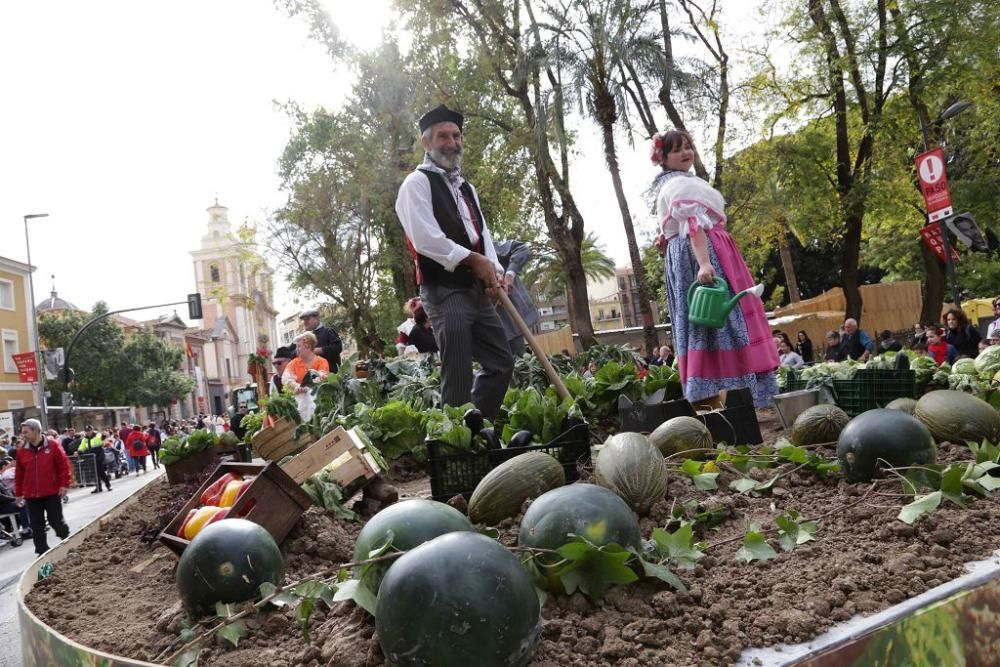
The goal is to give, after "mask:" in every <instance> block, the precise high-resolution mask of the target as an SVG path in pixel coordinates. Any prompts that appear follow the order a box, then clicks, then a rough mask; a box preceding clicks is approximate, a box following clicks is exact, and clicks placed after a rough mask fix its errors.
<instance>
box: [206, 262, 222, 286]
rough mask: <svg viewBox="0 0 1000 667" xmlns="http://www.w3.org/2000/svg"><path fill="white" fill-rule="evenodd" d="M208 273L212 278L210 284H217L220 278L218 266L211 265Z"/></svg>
mask: <svg viewBox="0 0 1000 667" xmlns="http://www.w3.org/2000/svg"><path fill="white" fill-rule="evenodd" d="M208 272H209V275H211V277H212V282H213V283H217V282H219V281H220V280H221V278H220V277H219V265H218V264H212V265H211V266H210V267H208Z"/></svg>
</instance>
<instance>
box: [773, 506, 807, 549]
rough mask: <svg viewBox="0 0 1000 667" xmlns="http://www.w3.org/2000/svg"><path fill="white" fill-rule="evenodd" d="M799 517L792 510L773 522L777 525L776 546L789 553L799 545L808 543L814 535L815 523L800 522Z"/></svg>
mask: <svg viewBox="0 0 1000 667" xmlns="http://www.w3.org/2000/svg"><path fill="white" fill-rule="evenodd" d="M799 517H800V515H799V513H798V512H796V511H794V510H793V511H791V512H789V513H788V514H787V515H785V514H782V515H780V516H779V517H777V518H776V519H775V520H774V522H775V523H776V524H778V544H780V545H781V548H782V549H784V550H785V551H791V550H792V549H794V548H795V547H796V546H798V545H799V544H804V543H806V542H808V541H809V540H811V539H813V536H814V535H815V534H816V522H815V521H802V522H800V521H799Z"/></svg>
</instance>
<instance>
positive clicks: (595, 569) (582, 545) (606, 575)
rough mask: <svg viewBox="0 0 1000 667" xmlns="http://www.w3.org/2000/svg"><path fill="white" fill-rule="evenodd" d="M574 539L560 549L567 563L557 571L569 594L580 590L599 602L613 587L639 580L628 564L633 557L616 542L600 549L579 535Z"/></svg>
mask: <svg viewBox="0 0 1000 667" xmlns="http://www.w3.org/2000/svg"><path fill="white" fill-rule="evenodd" d="M573 540H574V541H573V542H570V543H569V544H564V545H563V546H561V547H559V549H558V551H559V555H560V556H561V557H562V558H563V560H564V561H566V563H565V564H563V565H562V566H561V567H560V568H558V569H557V570H556V571H555V572H553V574H554V575H555V576H557V577H559V580H560V581H561V582H562V584H563V587H564V588H565V589H566V592H567V593H569V594H572V593H573V592H575V591H576V590H577V589H579V590H580V592H582V593H583V594H584V595H586V596H587V597H590V598H593V599H596V598H599V597H601V596H602V595H603V594H604V591H605V590H607V588H608V587H609V586H611V585H613V584H630V583H632V582H633V581H636V580H638V579H639V575H637V574H636V573H635V571H634V570H632V568H630V567H629V566H628V565H627V564H626V563H628V561H629V560H630V559H631V558H632V557H633V554H632V553H631V552H629V551H627V550H625V549H623V548H622V547H620V546H619V545H617V544H614V543H612V544H605V545H603V546H600V547H598V546H597V545H595V544H593V543H592V542H589V541H587V540H585V539H583V538H582V537H580V536H578V535H574V536H573Z"/></svg>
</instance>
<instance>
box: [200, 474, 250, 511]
mask: <svg viewBox="0 0 1000 667" xmlns="http://www.w3.org/2000/svg"><path fill="white" fill-rule="evenodd" d="M239 479H240V476H239V475H237V474H236V473H234V472H227V473H226V474H225V475H223V476H222V477H220V478H219V479H217V480H215V481H214V482H212V483H211V484H210V485H209V487H208V488H207V489H205V491H204V492H203V493H202V494H201V498H199V500H201V504H202V505H216V506H218V504H219V499H220V498H222V492H223V491H225V490H226V484H229V483H230V482H235V481H238V480H239Z"/></svg>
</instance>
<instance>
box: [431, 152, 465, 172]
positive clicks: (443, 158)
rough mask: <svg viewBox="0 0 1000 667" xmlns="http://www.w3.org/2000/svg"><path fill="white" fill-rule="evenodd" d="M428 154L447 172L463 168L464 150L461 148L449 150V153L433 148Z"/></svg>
mask: <svg viewBox="0 0 1000 667" xmlns="http://www.w3.org/2000/svg"><path fill="white" fill-rule="evenodd" d="M427 153H428V155H430V156H431V159H432V160H434V162H435V163H436V164H437V165H438V166H439V167H441V168H442V169H445V170H447V171H451V170H453V169H458V168H459V167H460V166H462V149H460V148H456V149H453V150H449V151H448V152H445V151H443V150H441V149H440V148H432V149H431V150H429V151H428V152H427Z"/></svg>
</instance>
